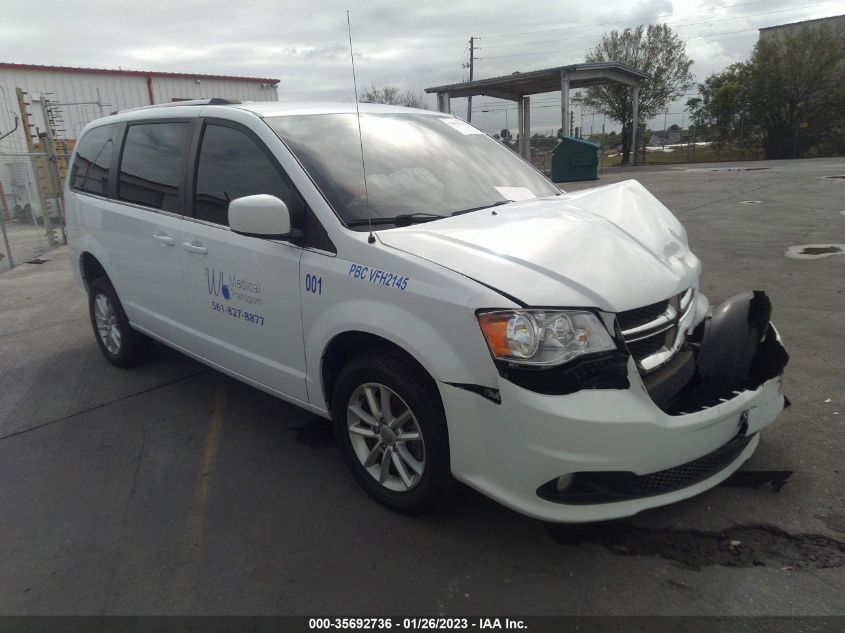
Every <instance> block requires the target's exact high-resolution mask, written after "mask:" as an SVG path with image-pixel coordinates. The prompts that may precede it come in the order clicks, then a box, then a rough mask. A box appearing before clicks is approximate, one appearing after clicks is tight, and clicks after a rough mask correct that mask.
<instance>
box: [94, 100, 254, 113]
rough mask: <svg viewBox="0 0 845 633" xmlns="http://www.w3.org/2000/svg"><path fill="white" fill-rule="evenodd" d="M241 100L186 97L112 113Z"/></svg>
mask: <svg viewBox="0 0 845 633" xmlns="http://www.w3.org/2000/svg"><path fill="white" fill-rule="evenodd" d="M240 103H241V102H240V101H238V100H237V99H224V98H223V97H212V98H210V99H185V100H184V101H173V102H171V103H155V104H153V105H144V106H138V107H135V108H126V109H124V110H115V111H114V112H111V113H110V115H114V114H118V113H120V112H127V111H129V110H146V109H148V108H176V107H179V106H199V105H238V104H240Z"/></svg>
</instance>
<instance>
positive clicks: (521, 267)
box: [378, 180, 701, 312]
mask: <svg viewBox="0 0 845 633" xmlns="http://www.w3.org/2000/svg"><path fill="white" fill-rule="evenodd" d="M378 237H379V239H380V240H381V242H382V243H384V244H385V245H387V246H390V247H392V248H396V249H399V250H402V251H405V252H407V253H411V254H413V255H416V256H418V257H422V258H423V259H426V260H429V261H431V262H434V263H437V264H439V265H441V266H444V267H446V268H449V269H451V270H454V271H455V272H457V273H460V274H462V275H465V276H467V277H470V278H472V279H475V280H476V281H479V282H481V283H483V284H484V285H486V286H489V287H492V288H494V289H496V290H498V291H500V292H502V293H504V294H506V295H510V296H511V297H514V298H516V299H518V300H519V301H520V302H522V303H524V304H525V305H528V306H543V307H597V308H600V309H603V310H607V311H610V312H621V311H623V310H630V309H632V308H637V307H641V306H644V305H648V304H650V303H655V302H657V301H660V300H663V299H666V298H668V297H671V296H673V295H676V294H678V293H680V292H682V291H684V290H686V289H687V288H689V287H690V286H692V285H693V284H694V283H695V282H696V280H697V279H698V275H699V272H700V270H701V264H700V262H699V260H698V258H697V257H696V256H695V255H693V254H692V252H690V250H689V247H688V244H687V236H686V231H685V230H684V228H683V226H682V225H681V223H680V222H679V221H678V219H677V218H676V217H675V216H674V215H672V213H671V211H669V209H667V208H666V207H665V206H663V204H661V203H660V201H659V200H657V198H655V197H654V196H653V195H652V194H651V193H649V192H648V191H647V190H646V189H645V188H644V187H643V186H642V185H641V184H640V183H638V182H637V181H635V180H627V181H624V182H620V183H616V184H612V185H607V186H603V187H597V188H594V189H586V190H583V191H576V192H573V193H565V194H563V195H560V196H555V197H552V198H537V199H532V200H524V201H521V202H512V203H509V204H507V205H503V206H500V207H495V208H491V209H485V210H481V211H475V212H472V213H467V214H463V215H458V216H455V217H451V218H446V219H443V220H437V221H435V222H430V223H426V224H418V225H414V226H410V227H403V228H397V229H391V230H387V231H379V232H378ZM490 307H494V306H490Z"/></svg>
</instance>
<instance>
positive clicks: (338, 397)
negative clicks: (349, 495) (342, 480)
mask: <svg viewBox="0 0 845 633" xmlns="http://www.w3.org/2000/svg"><path fill="white" fill-rule="evenodd" d="M332 418H333V421H334V426H335V434H336V435H337V439H338V443H339V444H340V446H341V447H342V450H343V453H344V457H345V459H346V463H347V465H348V466H349V469H350V470H351V472H352V474H353V476H354V477H355V479H356V480H357V481H358V483H359V484H361V486H362V487H363V488H364V490H366V491H367V492H368V493H369V494H370V495H371V496H372V497H374V498H375V499H376V500H378V501H379V502H381V503H383V504H384V505H386V506H388V507H390V508H393V509H395V510H399V511H401V512H406V513H409V514H419V513H422V512H425V511H426V510H429V509H431V508H432V507H433V506H435V505H436V504H437V503H439V502H440V501H441V500H442V499H443V498H444V497H445V494H446V491H447V489H448V486H449V483H450V481H451V473H450V468H449V436H448V431H447V428H446V416H445V414H444V412H443V404H442V402H441V400H440V394H439V393H438V391H437V387H436V386H435V384H434V382H433V381H432V380H431V379H430V378H429V377H428V376H427V375H425V374H424V373H423V372H422V370H421V369H420V368H419V367H417V366H415V365H414V364H412V363H411V362H410V361H409V360H407V359H405V358H403V357H402V355H401V354H398V353H395V352H393V351H392V350H381V351H374V352H370V353H367V354H364V355H363V356H360V357H358V358H356V359H354V360H352V361H351V362H350V363H349V364H348V365H347V366H346V367H344V368H343V370H342V371H341V373H340V376H338V380H337V383H336V388H335V390H334V395H333V398H332Z"/></svg>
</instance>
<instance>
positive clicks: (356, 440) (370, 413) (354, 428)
mask: <svg viewBox="0 0 845 633" xmlns="http://www.w3.org/2000/svg"><path fill="white" fill-rule="evenodd" d="M346 418H347V430H348V431H349V439H350V441H351V443H352V448H353V450H354V451H355V454H356V455H357V456H358V460H359V461H360V462H361V465H362V466H363V467H364V469H365V470H366V471H367V472H368V473H369V474H370V476H371V477H373V479H375V480H376V481H378V482H379V483H380V484H381V485H382V486H384V487H385V488H387V489H388V490H393V491H395V492H407V491H408V490H411V489H412V488H414V487H416V485H417V484H419V482H420V480H421V479H422V476H423V473H424V472H425V463H426V455H425V441H424V440H423V435H422V431H421V430H420V426H419V424H418V423H417V419H416V417H415V416H414V413H413V412H412V411H411V409H410V407H409V406H408V405H407V404H406V403H405V401H404V400H402V398H401V397H399V395H398V394H396V392H394V391H393V390H391V389H390V388H389V387H386V386H385V385H382V384H380V383H374V382H370V383H365V384H363V385H361V386H359V387H358V388H357V389H355V391H353V392H352V395H351V396H350V398H349V404H348V406H347V415H346Z"/></svg>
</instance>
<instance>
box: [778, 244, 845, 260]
mask: <svg viewBox="0 0 845 633" xmlns="http://www.w3.org/2000/svg"><path fill="white" fill-rule="evenodd" d="M842 253H845V244H799V245H798V246H790V247H789V248H787V249H786V252H785V253H784V255H785V256H786V257H790V258H792V259H822V258H824V257H830V256H831V255H841V254H842Z"/></svg>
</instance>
